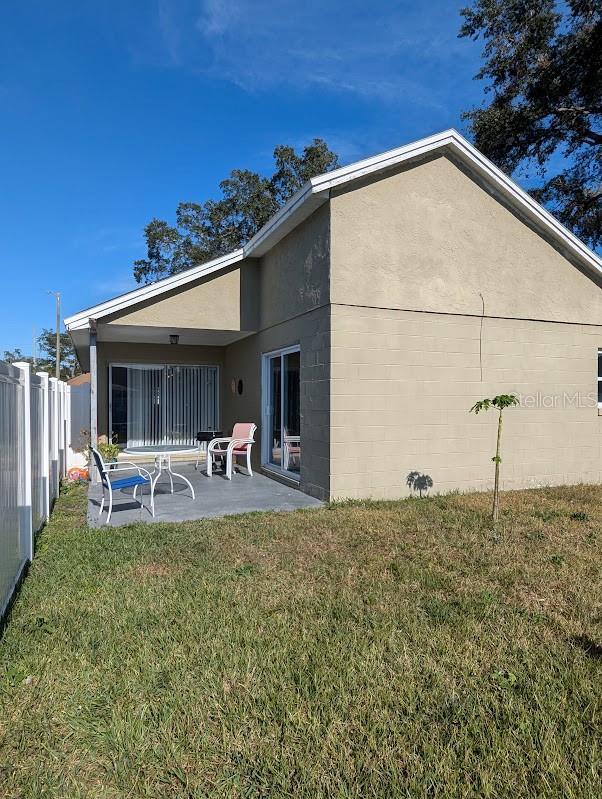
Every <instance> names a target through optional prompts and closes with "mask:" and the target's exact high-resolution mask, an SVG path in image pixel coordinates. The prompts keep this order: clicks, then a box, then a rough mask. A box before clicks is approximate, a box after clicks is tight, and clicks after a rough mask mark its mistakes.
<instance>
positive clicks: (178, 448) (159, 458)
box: [124, 444, 197, 499]
mask: <svg viewBox="0 0 602 799" xmlns="http://www.w3.org/2000/svg"><path fill="white" fill-rule="evenodd" d="M196 452H197V448H196V447H190V446H188V445H186V444H182V445H180V444H157V445H155V446H148V447H128V448H127V449H125V450H124V453H125V454H126V455H148V456H149V458H150V457H152V458H154V459H155V468H154V469H153V471H152V472H151V494H154V493H155V486H156V485H157V481H158V479H159V477H160V476H161V473H162V472H164V471H165V472H167V474H168V475H169V482H170V483H171V493H172V494H173V478H174V477H179V478H180V480H183V481H184V482H185V483H186V485H187V486H188V487H189V488H190V492H191V494H192V498H193V499H194V488H193V487H192V483H191V482H190V480H189V479H188V478H187V477H184V475H183V474H179V473H178V472H174V471H173V469H172V468H171V456H172V455H186V454H191V455H196ZM155 475H156V476H155Z"/></svg>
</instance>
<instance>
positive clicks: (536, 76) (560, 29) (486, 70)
mask: <svg viewBox="0 0 602 799" xmlns="http://www.w3.org/2000/svg"><path fill="white" fill-rule="evenodd" d="M461 13H462V15H463V17H464V24H463V25H462V28H461V30H460V34H459V35H460V36H467V37H470V38H472V39H483V41H484V43H485V44H484V49H483V58H484V65H483V67H482V69H481V70H480V71H479V72H478V73H477V75H476V77H477V78H478V79H484V80H487V81H488V85H487V88H486V92H488V94H489V97H490V100H489V102H488V103H487V104H486V105H485V107H483V108H477V109H473V110H472V111H469V112H468V113H466V114H464V118H465V119H468V120H469V122H470V127H471V131H472V134H473V136H474V139H475V143H476V146H477V147H478V148H479V149H480V150H482V151H483V152H484V153H485V155H487V156H489V158H491V159H492V160H493V161H494V162H495V163H496V164H497V165H498V166H499V167H500V168H501V169H504V170H505V171H506V172H508V173H512V172H514V171H515V170H517V169H518V168H519V167H528V166H529V165H532V166H534V167H535V169H536V171H537V173H538V174H539V183H540V185H538V186H535V187H533V188H532V189H531V190H530V193H531V194H532V195H533V196H534V197H535V198H536V199H537V200H539V201H541V202H544V203H546V204H547V205H548V207H549V209H550V210H551V211H552V212H553V213H555V215H556V216H557V217H558V219H560V221H561V222H562V223H563V224H565V225H566V226H567V227H569V228H570V229H571V230H573V232H574V233H576V234H577V235H578V236H580V237H581V238H582V239H584V241H586V242H588V243H589V244H590V246H592V247H597V246H598V245H600V244H601V243H602V4H601V3H600V0H474V3H473V5H472V7H470V8H464V9H463V10H462V12H461ZM546 171H547V174H546Z"/></svg>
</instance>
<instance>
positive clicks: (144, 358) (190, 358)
mask: <svg viewBox="0 0 602 799" xmlns="http://www.w3.org/2000/svg"><path fill="white" fill-rule="evenodd" d="M223 353H224V350H223V347H187V346H182V345H178V346H177V347H174V346H172V345H170V344H128V343H122V342H108V341H101V342H99V343H98V353H97V357H98V397H97V403H98V435H108V433H109V430H108V425H109V364H111V363H116V364H117V363H156V364H165V363H169V364H191V365H195V366H197V365H198V366H210V365H211V366H213V365H217V366H219V367H220V394H223Z"/></svg>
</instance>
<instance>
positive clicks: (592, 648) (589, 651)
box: [569, 635, 602, 660]
mask: <svg viewBox="0 0 602 799" xmlns="http://www.w3.org/2000/svg"><path fill="white" fill-rule="evenodd" d="M569 641H570V642H571V644H573V646H576V647H578V648H579V649H581V650H582V651H583V652H585V654H586V655H587V656H588V657H589V658H592V659H593V660H602V646H600V644H597V643H596V642H595V641H592V639H591V638H590V637H589V636H587V635H573V636H571V637H570V638H569Z"/></svg>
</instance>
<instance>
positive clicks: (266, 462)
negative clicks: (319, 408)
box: [261, 344, 301, 483]
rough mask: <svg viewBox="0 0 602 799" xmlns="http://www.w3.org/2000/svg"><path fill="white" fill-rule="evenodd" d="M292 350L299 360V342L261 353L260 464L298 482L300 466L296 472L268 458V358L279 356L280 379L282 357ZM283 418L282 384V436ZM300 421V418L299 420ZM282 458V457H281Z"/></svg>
mask: <svg viewBox="0 0 602 799" xmlns="http://www.w3.org/2000/svg"><path fill="white" fill-rule="evenodd" d="M292 352H298V353H299V361H301V357H300V356H301V345H300V344H291V345H290V346H289V347H280V348H279V349H277V350H270V351H269V352H263V353H262V354H261V466H262V468H264V469H268V470H271V471H273V472H276V473H277V474H282V475H284V476H285V477H288V478H289V479H291V480H294V481H295V482H296V483H298V482H300V480H301V468H300V467H299V471H298V472H290V471H288V470H287V469H283V468H282V465H280V466H278V465H277V464H275V463H272V462H271V461H270V458H269V452H270V433H271V430H270V408H269V404H268V403H269V399H270V360H271V359H272V358H276V357H280V363H281V367H280V379H281V380H282V376H283V375H284V368H283V363H282V358H283V357H284V356H285V355H290V353H292ZM299 381H301V369H299ZM300 413H301V409H299V414H300ZM283 419H284V391H283V390H282V386H281V387H280V437H281V438H282V427H283V426H282V420H283ZM299 421H300V420H299ZM283 444H284V442H283V441H281V443H280V447H281V450H282V448H283ZM281 460H282V457H281Z"/></svg>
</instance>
